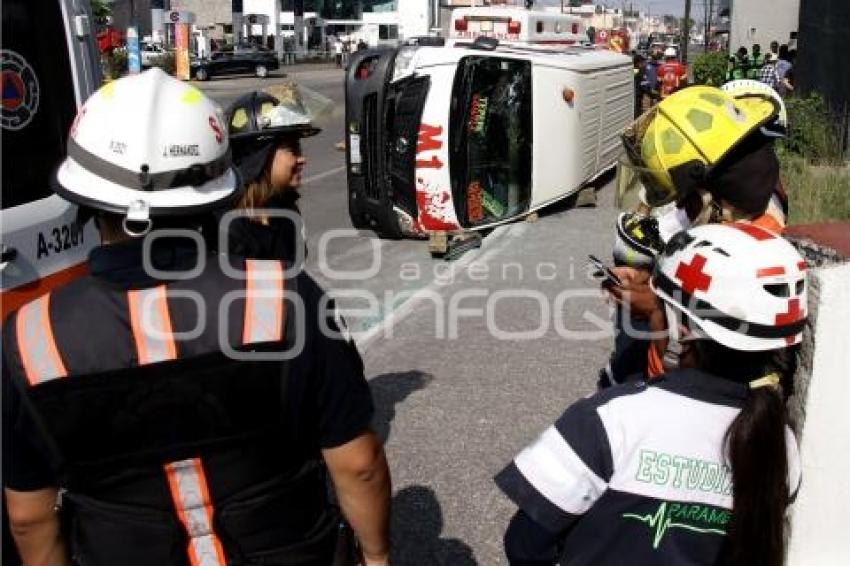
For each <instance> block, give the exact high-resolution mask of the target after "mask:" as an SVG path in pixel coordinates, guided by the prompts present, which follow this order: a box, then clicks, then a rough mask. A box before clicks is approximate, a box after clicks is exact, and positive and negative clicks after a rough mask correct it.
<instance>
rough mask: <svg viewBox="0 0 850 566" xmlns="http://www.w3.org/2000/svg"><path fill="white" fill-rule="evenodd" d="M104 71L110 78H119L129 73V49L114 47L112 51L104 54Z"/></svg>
mask: <svg viewBox="0 0 850 566" xmlns="http://www.w3.org/2000/svg"><path fill="white" fill-rule="evenodd" d="M103 67H104V69H103V72H104V75H105V76H106V77H108V78H110V79H117V78H119V77H122V76H124V75H126V74H127V69H128V65H127V50H126V49H123V48H121V49H113V50H112V52H111V53H107V54H104V55H103Z"/></svg>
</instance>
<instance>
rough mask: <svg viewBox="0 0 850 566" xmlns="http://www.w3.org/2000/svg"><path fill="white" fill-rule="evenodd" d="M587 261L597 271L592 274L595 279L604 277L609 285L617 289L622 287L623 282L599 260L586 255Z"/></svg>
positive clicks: (593, 256)
mask: <svg viewBox="0 0 850 566" xmlns="http://www.w3.org/2000/svg"><path fill="white" fill-rule="evenodd" d="M587 259H588V260H589V261H590V263H591V265H593V267H595V268H596V269H597V272H596V273H594V275H595V276H597V277H604V278H605V281H606V282H609V283H611V284H612V285H615V286H617V287H622V286H623V282H622V281H620V278H619V277H617V275H616V274H615V273H614V272H613V271H611V268H610V267H608V266H607V265H605V264H604V263H603V262H602V260H601V259H599V258H598V257H596V256H595V255H592V254H591V255H588V256H587Z"/></svg>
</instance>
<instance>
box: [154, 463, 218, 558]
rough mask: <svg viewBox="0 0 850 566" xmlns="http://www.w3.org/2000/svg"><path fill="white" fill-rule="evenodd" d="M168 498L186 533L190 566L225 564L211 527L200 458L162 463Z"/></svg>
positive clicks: (210, 512) (207, 494) (208, 496)
mask: <svg viewBox="0 0 850 566" xmlns="http://www.w3.org/2000/svg"><path fill="white" fill-rule="evenodd" d="M163 468H164V470H165V476H166V477H167V478H168V487H169V489H170V491H171V499H172V501H173V502H174V509H175V510H176V511H177V516H178V517H179V519H180V522H181V523H182V524H183V526H184V527H185V528H186V532H187V533H188V535H189V547H188V549H187V552H188V554H189V562H190V563H191V564H192V566H226V565H227V559H226V558H225V556H224V548H223V547H222V545H221V541H220V540H219V538H218V536H216V534H215V531H214V530H213V505H212V498H210V490H209V486H208V485H207V478H206V475H205V474H204V467H203V464H202V463H201V459H200V458H190V459H188V460H180V461H178V462H171V463H169V464H165V466H163Z"/></svg>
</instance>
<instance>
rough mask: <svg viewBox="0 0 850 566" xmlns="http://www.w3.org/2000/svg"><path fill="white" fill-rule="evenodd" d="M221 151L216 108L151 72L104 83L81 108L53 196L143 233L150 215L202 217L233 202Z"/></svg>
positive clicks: (223, 133)
mask: <svg viewBox="0 0 850 566" xmlns="http://www.w3.org/2000/svg"><path fill="white" fill-rule="evenodd" d="M228 144H229V142H228V138H227V126H226V125H225V122H224V119H223V116H222V112H221V108H219V106H218V105H217V104H216V103H215V102H213V101H212V100H210V99H209V98H207V97H206V96H205V95H204V94H203V93H202V92H201V91H199V90H198V89H196V88H195V87H193V86H190V85H187V84H185V83H183V82H181V81H178V80H177V79H174V78H172V77H170V76H168V75H167V74H165V73H164V72H163V71H162V70H160V69H158V68H153V69H151V70H149V71H145V72H144V73H141V74H139V75H133V76H128V77H124V78H122V79H118V80H116V81H114V82H111V83H108V84H106V85H105V86H103V87H101V88H100V89H99V90H98V91H97V92H96V93H94V94H93V95H92V96H91V98H89V99H88V101H86V103H85V105H83V107H82V108H81V109H80V111H79V112H78V113H77V117H76V119H75V120H74V123H73V124H72V126H71V131H70V135H69V138H68V157H67V158H66V159H65V161H64V162H63V163H62V164H61V166H60V167H59V170H58V171H57V173H56V179H55V183H54V189H55V190H56V192H57V193H59V194H60V195H61V196H62V197H64V198H67V199H68V200H70V201H72V202H76V203H78V204H82V205H84V206H88V207H92V208H96V209H100V210H106V211H109V212H114V213H118V214H124V215H126V219H125V222H126V221H132V222H140V223H143V224H147V225H148V227H149V226H150V217H151V216H160V215H185V214H195V213H198V212H204V211H208V210H212V209H215V208H219V207H221V206H223V205H224V204H225V203H227V202H229V200H230V199H231V198H234V197H235V196H237V195H236V193H237V190H238V189H239V188H240V185H241V183H240V180H239V176H238V174H237V172H236V170H235V169H234V168H233V167H232V166H231V161H230V147H229V145H228ZM125 228H126V224H125Z"/></svg>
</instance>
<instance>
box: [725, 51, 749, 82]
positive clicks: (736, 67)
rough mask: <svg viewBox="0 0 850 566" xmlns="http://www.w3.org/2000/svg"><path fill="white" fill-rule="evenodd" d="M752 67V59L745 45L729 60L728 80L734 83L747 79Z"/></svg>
mask: <svg viewBox="0 0 850 566" xmlns="http://www.w3.org/2000/svg"><path fill="white" fill-rule="evenodd" d="M749 66H750V58H749V56H748V54H747V48H746V47H744V46H743V45H742V46H741V47H740V48H738V51H737V52H736V53H735V56H734V57H731V58H730V59H729V72H728V73H727V76H726V80H729V81H734V80H738V79H745V78H747V69H748V68H749Z"/></svg>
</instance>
